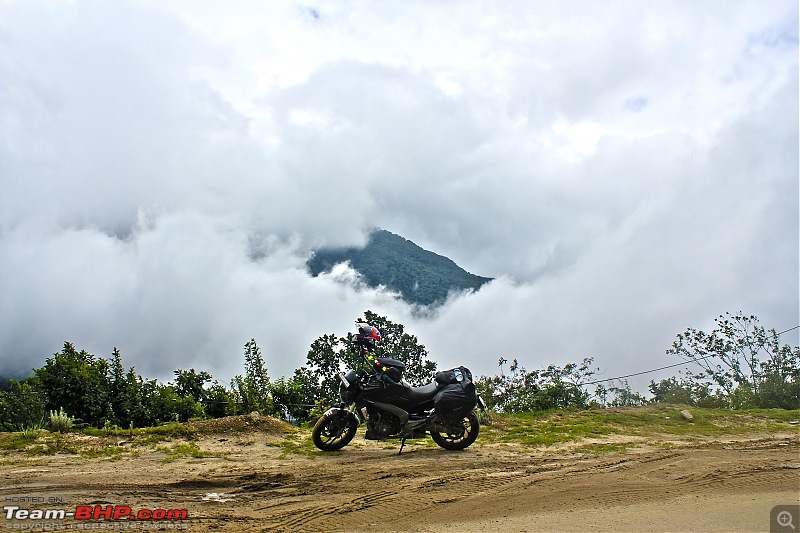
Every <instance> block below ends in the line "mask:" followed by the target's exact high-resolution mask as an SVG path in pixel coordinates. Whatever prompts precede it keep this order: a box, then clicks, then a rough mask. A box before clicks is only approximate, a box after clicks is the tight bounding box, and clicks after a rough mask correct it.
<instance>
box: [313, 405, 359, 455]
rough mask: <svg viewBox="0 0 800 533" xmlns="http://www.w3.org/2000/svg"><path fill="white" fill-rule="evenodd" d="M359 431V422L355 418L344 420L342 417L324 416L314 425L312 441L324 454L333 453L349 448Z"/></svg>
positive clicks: (350, 417) (349, 417)
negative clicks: (348, 445)
mask: <svg viewBox="0 0 800 533" xmlns="http://www.w3.org/2000/svg"><path fill="white" fill-rule="evenodd" d="M357 429H358V421H357V420H356V419H355V417H354V416H348V417H347V418H342V417H341V415H338V416H337V415H335V414H333V415H329V414H324V415H322V416H321V417H320V419H319V420H317V423H316V424H315V425H314V430H313V431H312V432H311V440H313V441H314V446H316V447H317V448H319V449H320V450H322V451H323V452H333V451H336V450H340V449H342V448H344V447H345V446H347V444H348V443H349V442H350V441H351V440H353V437H355V435H356V430H357Z"/></svg>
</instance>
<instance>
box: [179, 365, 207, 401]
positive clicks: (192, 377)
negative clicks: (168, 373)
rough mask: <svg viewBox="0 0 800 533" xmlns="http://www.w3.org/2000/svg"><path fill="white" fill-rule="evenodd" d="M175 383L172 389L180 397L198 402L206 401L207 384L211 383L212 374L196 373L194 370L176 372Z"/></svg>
mask: <svg viewBox="0 0 800 533" xmlns="http://www.w3.org/2000/svg"><path fill="white" fill-rule="evenodd" d="M174 374H175V382H174V383H173V384H172V387H173V388H174V389H175V392H176V393H177V394H178V396H181V397H189V398H192V399H194V401H196V402H202V401H203V400H205V396H206V390H205V388H204V387H205V384H206V383H208V382H209V381H211V374H209V373H208V372H206V371H200V372H196V371H195V369H194V368H191V369H189V370H181V369H178V370H175V372H174Z"/></svg>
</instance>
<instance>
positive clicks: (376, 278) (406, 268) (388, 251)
mask: <svg viewBox="0 0 800 533" xmlns="http://www.w3.org/2000/svg"><path fill="white" fill-rule="evenodd" d="M344 262H349V263H350V266H351V267H352V268H353V269H354V270H356V271H357V272H358V273H359V274H361V276H362V278H363V279H364V281H365V283H366V284H367V285H369V286H370V287H378V286H380V285H383V286H385V287H387V288H388V289H390V290H393V291H396V292H399V293H400V295H401V296H402V298H403V300H405V301H406V302H408V303H412V304H417V305H423V306H436V305H440V304H442V303H443V302H444V301H445V299H447V295H448V294H449V293H450V292H452V291H455V292H461V291H470V290H478V289H480V287H481V286H482V285H483V284H484V283H487V282H489V281H491V280H492V278H486V277H483V276H477V275H475V274H471V273H469V272H467V271H466V270H464V269H463V268H461V267H460V266H458V265H457V264H456V263H455V262H454V261H453V260H452V259H449V258H447V257H445V256H442V255H439V254H436V253H434V252H431V251H428V250H425V249H423V248H421V247H420V246H418V245H417V244H415V243H413V242H412V241H410V240H408V239H406V238H404V237H401V236H400V235H395V234H394V233H391V232H389V231H386V230H384V229H375V230H373V231H372V232H371V233H370V235H369V238H368V240H367V244H366V245H365V246H364V247H363V248H358V247H349V248H322V249H319V250H316V251H315V252H314V254H313V255H312V256H311V258H310V259H309V260H308V261H307V262H306V266H307V267H308V270H309V272H310V273H311V275H312V276H319V275H320V274H322V273H324V272H330V271H331V269H333V267H334V266H336V265H338V264H340V263H344Z"/></svg>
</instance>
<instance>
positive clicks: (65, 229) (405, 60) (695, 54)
mask: <svg viewBox="0 0 800 533" xmlns="http://www.w3.org/2000/svg"><path fill="white" fill-rule="evenodd" d="M797 20H798V13H797V5H796V3H795V2H790V1H759V2H744V1H742V2H702V3H700V4H698V5H692V4H689V3H679V4H676V3H674V2H648V3H641V2H617V3H613V4H608V3H604V4H599V3H596V2H586V3H584V4H582V5H581V6H579V7H575V6H573V5H570V7H569V8H567V7H565V6H561V5H559V4H557V3H542V2H504V3H502V4H501V5H497V4H495V3H491V2H465V3H459V4H458V6H455V5H453V4H450V3H447V2H443V3H437V4H433V5H432V4H430V3H424V2H389V3H387V2H382V3H379V4H371V3H349V2H327V3H326V4H325V5H324V7H323V6H320V7H319V8H311V7H308V6H304V5H302V4H292V3H288V2H287V3H282V4H280V5H274V4H273V3H268V4H264V3H261V2H253V3H250V2H233V3H231V4H226V5H225V6H224V7H223V6H222V4H217V3H210V2H209V3H196V2H180V1H170V2H158V3H155V2H115V3H111V4H106V3H99V2H90V1H77V2H52V3H48V4H47V5H45V4H41V3H28V2H11V3H4V4H2V6H0V35H2V36H3V37H2V38H0V79H2V80H3V81H2V82H0V83H2V85H0V108H2V110H3V113H2V114H0V136H1V137H0V141H1V142H0V293H1V294H2V297H0V313H2V320H0V370H2V369H15V368H22V369H29V368H31V367H32V366H37V365H39V364H41V362H42V361H43V358H44V357H46V356H47V355H49V354H52V353H53V352H54V351H57V350H58V349H59V348H60V346H61V343H62V342H63V341H64V340H70V341H73V342H75V343H76V345H77V346H78V347H79V348H85V349H87V350H89V351H92V352H93V353H96V354H98V355H108V354H110V352H111V349H112V348H113V347H114V346H118V347H119V348H120V349H121V350H122V353H123V356H124V358H125V362H126V364H128V365H136V367H137V371H139V372H140V373H142V374H144V375H149V376H153V377H161V378H169V377H170V375H171V371H172V370H174V369H176V368H188V367H194V368H198V369H200V368H202V369H207V370H209V371H211V372H212V373H213V374H214V375H215V376H216V377H219V378H220V379H227V378H229V377H230V376H231V375H232V374H234V373H237V372H239V371H240V369H241V361H242V345H243V344H244V342H246V341H247V340H249V339H250V338H251V337H255V338H256V340H257V341H258V343H259V345H261V347H262V349H263V351H264V354H265V357H266V359H267V362H268V364H269V366H270V371H271V372H272V374H273V375H282V374H287V373H290V372H291V371H292V370H293V369H294V368H296V367H297V366H299V365H300V364H301V363H302V362H303V361H304V359H305V354H306V351H307V349H308V346H309V344H310V343H311V341H312V340H313V339H314V338H316V337H317V336H319V335H321V334H323V333H329V332H335V333H338V334H343V333H345V332H346V331H348V330H349V329H350V328H351V327H352V322H353V320H354V319H355V318H357V317H358V316H359V315H360V313H361V312H363V311H364V310H366V309H371V310H373V311H376V312H378V313H380V314H384V315H388V316H389V317H390V318H391V319H392V320H394V321H399V322H402V323H404V324H405V325H406V326H407V328H408V329H409V330H410V331H411V332H412V333H415V334H417V335H418V337H419V338H420V341H421V342H422V343H423V344H425V345H426V346H427V347H428V348H429V349H430V351H431V354H432V357H433V358H434V359H436V360H438V361H440V362H441V363H442V364H443V365H445V366H452V365H454V364H458V363H462V362H466V363H467V364H469V365H471V366H472V367H473V369H474V370H475V371H476V372H477V373H493V372H494V371H495V370H496V361H497V359H498V358H499V357H500V356H503V357H506V358H509V359H511V358H515V357H516V358H518V359H519V360H520V361H521V362H523V363H524V364H525V365H526V366H527V367H529V368H534V367H538V366H541V365H545V364H547V363H550V362H561V363H563V362H567V361H576V360H580V359H581V358H583V357H585V356H594V357H595V360H596V362H597V363H598V365H599V366H600V367H601V368H602V369H603V370H604V371H605V372H606V374H605V375H606V376H608V377H611V376H613V375H620V374H624V373H628V372H633V371H637V370H642V369H646V368H652V367H656V366H662V365H664V364H669V363H671V362H673V361H671V360H669V359H667V358H666V356H665V355H664V351H665V350H666V349H667V348H668V347H669V345H670V344H671V342H672V340H673V339H674V337H675V335H676V334H677V333H678V332H680V331H682V330H683V329H685V328H686V327H688V326H694V327H700V328H703V327H711V326H712V324H713V322H712V321H713V318H714V317H715V316H717V315H718V314H720V313H723V312H725V311H732V312H734V311H738V310H743V311H744V312H746V313H753V314H756V315H758V316H759V317H760V318H761V320H762V323H764V324H765V325H767V326H769V327H775V328H777V329H779V330H780V329H784V328H789V327H792V326H795V325H797V324H798V323H800V311H799V310H798V294H799V293H800V290H799V289H798V274H797V273H798V271H799V270H800V267H799V265H798V243H799V242H800V236H799V235H798V225H799V220H798V219H799V216H798V181H799V180H798V145H799V143H798V61H797V46H798V23H797ZM373 226H379V227H383V228H386V229H389V230H390V231H392V232H394V233H398V234H401V235H403V236H404V237H406V238H409V239H411V240H413V241H415V242H417V243H418V244H420V245H421V246H423V247H425V248H428V249H431V250H433V251H435V252H437V253H440V254H444V255H447V256H449V257H451V258H452V259H454V260H455V261H456V262H457V263H459V264H460V265H461V266H463V267H464V268H466V269H467V270H469V271H471V272H475V273H477V274H480V275H484V276H490V277H495V278H498V279H496V280H495V281H493V282H492V283H491V284H489V285H487V286H485V287H484V288H483V289H481V290H480V291H479V292H477V293H474V294H471V295H467V296H454V298H453V299H452V300H451V301H450V302H449V304H448V305H447V306H445V307H444V308H442V309H440V310H439V311H438V313H437V314H436V315H433V316H431V315H427V316H424V315H420V314H418V313H415V312H414V310H413V309H411V308H409V307H408V306H407V305H405V304H403V303H402V302H399V301H397V299H396V298H394V297H393V295H391V294H387V293H385V292H382V291H375V290H371V289H366V288H364V287H361V286H360V285H359V283H358V279H357V276H355V274H354V273H353V272H352V271H348V270H347V269H345V268H341V269H338V270H337V271H336V272H334V273H333V274H331V275H329V276H322V277H319V278H313V279H312V278H310V277H309V276H308V275H307V273H306V272H305V269H304V261H305V259H306V258H307V257H308V254H309V252H310V250H312V249H313V248H314V247H315V246H319V245H350V244H357V243H360V242H363V239H364V237H365V231H366V230H367V229H368V228H370V227H373ZM783 340H784V342H791V343H793V344H796V343H797V332H796V331H795V332H793V333H791V334H787V335H786V337H785V338H784V339H783ZM640 388H641V387H640Z"/></svg>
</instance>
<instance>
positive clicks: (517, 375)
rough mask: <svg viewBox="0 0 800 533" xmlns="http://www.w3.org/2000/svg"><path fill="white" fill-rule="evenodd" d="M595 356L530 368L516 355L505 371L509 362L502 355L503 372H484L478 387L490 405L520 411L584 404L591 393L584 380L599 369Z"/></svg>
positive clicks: (499, 409) (488, 405)
mask: <svg viewBox="0 0 800 533" xmlns="http://www.w3.org/2000/svg"><path fill="white" fill-rule="evenodd" d="M593 361H594V360H593V359H592V358H591V357H589V358H585V359H584V360H583V361H582V362H581V363H568V364H567V365H564V367H559V366H556V365H549V366H548V367H547V368H545V369H543V370H532V371H530V372H529V371H527V370H525V368H524V367H522V366H521V365H520V364H519V363H518V362H517V360H516V359H514V360H513V361H512V362H511V365H510V366H509V372H510V374H506V373H505V372H504V371H503V366H504V365H505V364H506V363H508V360H507V359H505V358H502V357H501V358H500V359H499V361H498V366H499V367H500V374H499V375H495V376H492V377H486V376H481V378H479V379H478V380H477V381H476V384H475V386H476V389H477V390H478V392H479V394H480V395H481V398H483V399H484V401H486V402H487V407H489V408H490V409H493V410H496V411H500V412H505V413H520V412H526V411H539V410H545V409H565V408H569V407H579V408H584V407H586V406H587V405H588V401H589V394H588V393H587V392H586V391H585V390H584V389H583V383H584V382H586V381H589V378H591V377H592V376H593V375H594V373H595V372H596V369H593V368H592V363H593Z"/></svg>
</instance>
